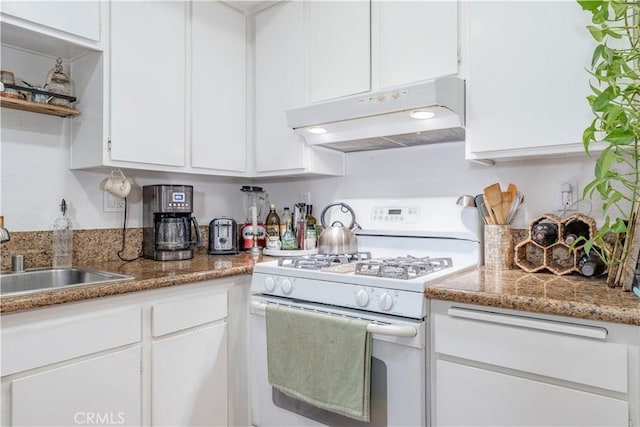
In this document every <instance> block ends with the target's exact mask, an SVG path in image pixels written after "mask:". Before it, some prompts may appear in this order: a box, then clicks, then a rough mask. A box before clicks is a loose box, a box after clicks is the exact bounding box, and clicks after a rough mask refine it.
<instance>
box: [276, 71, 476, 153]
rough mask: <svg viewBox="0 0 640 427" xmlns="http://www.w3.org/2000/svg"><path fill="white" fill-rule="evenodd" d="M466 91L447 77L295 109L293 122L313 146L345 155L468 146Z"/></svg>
mask: <svg viewBox="0 0 640 427" xmlns="http://www.w3.org/2000/svg"><path fill="white" fill-rule="evenodd" d="M464 90H465V82H464V80H461V79H459V78H457V77H455V76H447V77H441V78H438V79H434V80H428V81H423V82H419V83H416V84H412V85H407V86H400V87H396V88H393V89H388V90H382V91H377V92H370V93H366V94H361V95H353V96H349V97H344V98H338V99H334V100H330V101H324V102H319V103H315V104H312V105H308V106H305V107H302V108H295V109H292V110H288V111H287V121H288V123H289V126H290V127H291V128H292V129H293V130H294V131H295V132H296V133H297V134H299V135H302V137H304V139H305V140H306V142H307V143H308V144H310V145H319V146H323V147H328V148H332V149H335V150H338V151H342V152H353V151H367V150H380V149H386V148H397V147H407V146H415V145H425V144H432V143H438V142H452V141H464V138H465V131H464V120H465V104H464V97H465V93H464ZM425 116H426V117H428V118H421V117H425Z"/></svg>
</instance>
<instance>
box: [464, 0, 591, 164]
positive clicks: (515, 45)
mask: <svg viewBox="0 0 640 427" xmlns="http://www.w3.org/2000/svg"><path fill="white" fill-rule="evenodd" d="M464 4H465V6H466V8H467V9H466V12H467V15H468V16H467V25H468V30H467V49H466V51H465V53H464V55H463V58H466V61H467V63H466V64H465V65H466V69H467V73H468V76H467V136H466V138H467V144H466V148H467V158H468V159H472V160H473V159H492V160H498V159H500V158H514V157H521V156H529V155H538V156H546V155H553V154H566V153H572V152H582V143H581V140H582V131H583V130H584V129H585V128H586V127H587V126H588V125H589V123H590V122H591V120H592V117H591V113H590V108H589V105H588V104H587V101H586V97H587V95H588V94H589V82H588V81H589V75H588V73H587V71H586V69H588V68H589V62H590V60H591V56H592V53H593V48H594V47H595V42H594V41H593V40H592V38H591V36H590V34H589V31H588V30H587V29H586V26H587V25H588V24H589V22H590V21H589V16H588V14H586V13H584V12H583V11H582V9H581V8H580V6H579V5H578V4H576V3H575V2H565V1H517V2H504V1H494V2H484V1H483V2H474V1H470V2H466V3H464ZM541 23H544V25H542V26H541Z"/></svg>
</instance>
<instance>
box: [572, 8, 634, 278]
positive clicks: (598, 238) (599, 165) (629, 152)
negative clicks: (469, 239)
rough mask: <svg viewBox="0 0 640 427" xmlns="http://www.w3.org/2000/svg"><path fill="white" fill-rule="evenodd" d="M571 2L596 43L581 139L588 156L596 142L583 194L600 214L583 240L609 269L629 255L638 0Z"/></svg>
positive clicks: (632, 188)
mask: <svg viewBox="0 0 640 427" xmlns="http://www.w3.org/2000/svg"><path fill="white" fill-rule="evenodd" d="M577 1H578V3H579V4H580V6H581V7H582V9H583V10H585V11H588V12H590V13H591V14H592V25H589V26H588V27H587V28H588V30H589V32H590V33H591V35H592V36H593V38H594V39H595V40H596V41H597V42H598V45H597V46H596V48H595V50H594V52H593V57H592V62H591V70H590V74H591V76H592V79H591V82H590V85H591V90H592V92H593V93H592V94H591V95H590V96H588V98H587V99H588V102H589V104H590V105H591V109H592V111H593V114H594V116H595V117H594V119H593V121H592V123H591V125H590V126H589V127H587V129H585V131H584V133H583V138H582V141H583V144H584V149H585V151H586V153H587V154H588V155H591V152H590V148H592V144H597V145H598V146H600V147H602V151H601V152H600V154H599V156H598V159H597V161H596V166H595V174H594V175H595V177H594V179H593V181H591V182H590V183H589V184H588V185H586V186H585V189H584V195H585V197H586V196H588V197H590V198H593V197H594V195H596V194H597V195H599V196H600V197H601V199H602V201H603V215H604V221H603V224H602V226H601V227H600V228H599V230H598V231H597V233H596V234H595V235H594V236H591V238H590V239H588V240H586V239H585V240H584V241H583V243H584V248H585V251H586V252H590V251H596V252H597V253H598V255H599V256H600V258H602V259H603V260H604V262H605V263H606V264H607V266H608V267H609V269H610V270H611V269H615V268H616V267H617V266H618V265H619V264H621V263H622V264H623V263H624V262H625V261H626V259H627V257H628V256H629V249H630V244H631V240H632V239H631V227H630V224H631V221H632V218H633V215H634V212H635V211H636V206H637V204H638V203H639V201H638V199H639V197H640V189H639V185H640V171H639V170H638V166H639V164H640V154H639V151H638V150H639V141H640V120H639V116H640V72H639V70H638V64H640V42H639V40H638V33H639V28H638V23H639V16H640V2H639V1H636V0H633V1H623V0H577ZM612 235H613V237H614V240H615V241H619V242H624V245H623V246H622V250H621V251H615V250H611V249H610V246H608V245H607V243H606V242H607V241H609V240H608V238H610V237H611V236H612ZM610 277H611V276H610ZM614 280H615V279H614Z"/></svg>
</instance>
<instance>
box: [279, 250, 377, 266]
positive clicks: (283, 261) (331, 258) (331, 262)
mask: <svg viewBox="0 0 640 427" xmlns="http://www.w3.org/2000/svg"><path fill="white" fill-rule="evenodd" d="M370 259H371V253H370V252H358V253H356V254H340V255H320V254H318V255H304V256H293V257H284V258H280V259H278V266H280V267H289V268H300V269H306V270H320V269H323V268H327V267H332V266H336V265H341V264H349V263H352V262H359V261H365V260H370Z"/></svg>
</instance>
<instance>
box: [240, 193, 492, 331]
mask: <svg viewBox="0 0 640 427" xmlns="http://www.w3.org/2000/svg"><path fill="white" fill-rule="evenodd" d="M456 200H457V197H435V198H403V199H344V200H339V202H343V203H346V204H347V205H349V206H350V207H351V208H352V209H353V210H354V212H355V215H356V220H357V222H358V223H359V225H360V227H361V228H362V230H360V231H359V232H358V233H357V237H358V250H359V251H360V253H359V254H356V255H352V256H347V255H343V254H334V255H331V256H322V255H320V256H305V257H293V258H281V259H279V260H276V261H269V262H264V263H259V264H256V266H255V268H254V274H253V280H252V284H251V292H252V294H253V295H255V296H265V297H266V296H273V297H277V298H282V299H284V300H290V301H295V302H297V303H300V302H302V303H317V304H323V305H327V306H332V307H334V308H337V307H343V308H346V309H356V310H364V311H367V312H372V313H380V314H385V315H391V316H400V317H406V318H413V319H422V318H424V317H425V316H426V314H427V312H426V310H427V309H426V301H425V298H424V294H423V292H424V289H425V286H426V283H428V282H429V281H431V280H434V279H436V278H440V277H442V276H445V275H449V274H452V273H454V272H457V271H460V270H461V269H464V268H467V267H470V266H476V265H478V264H479V263H480V259H481V238H480V237H481V223H480V220H479V216H478V213H477V211H476V209H475V208H470V207H463V206H459V205H457V204H456ZM341 215H344V214H343V213H341V212H340V210H339V209H333V210H332V211H330V215H328V216H330V218H328V221H327V222H328V223H333V222H334V221H335V220H342V222H343V223H348V221H346V220H345V219H344V218H341ZM347 219H349V218H347Z"/></svg>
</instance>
